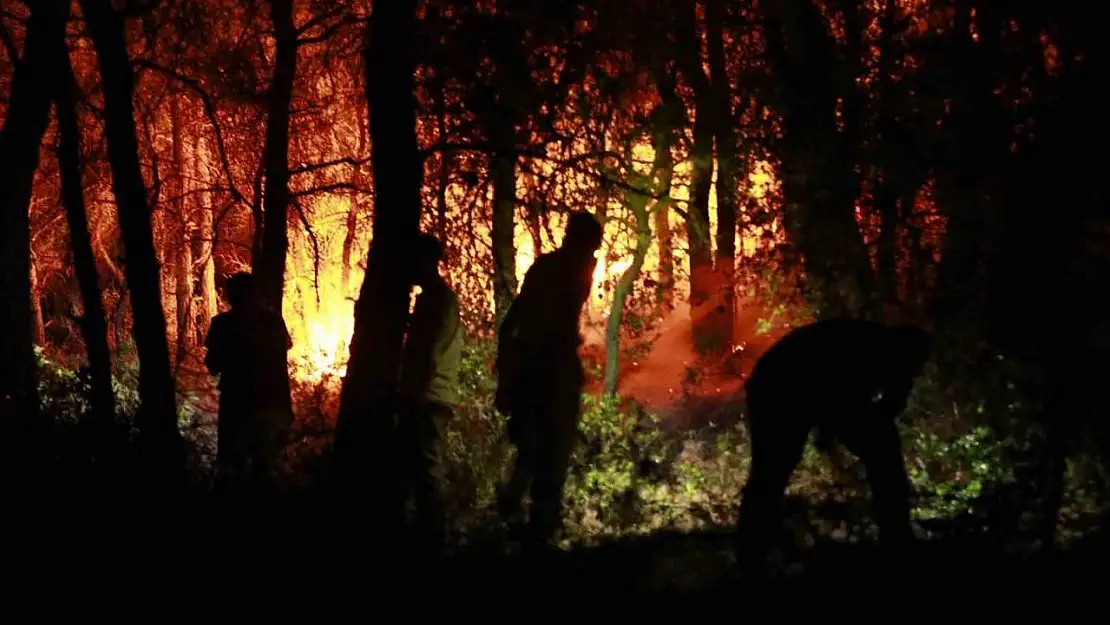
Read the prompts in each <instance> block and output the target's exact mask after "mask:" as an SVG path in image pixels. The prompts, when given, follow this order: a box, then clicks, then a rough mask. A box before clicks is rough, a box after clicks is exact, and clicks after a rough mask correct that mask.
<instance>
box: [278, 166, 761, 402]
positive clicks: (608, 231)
mask: <svg viewBox="0 0 1110 625" xmlns="http://www.w3.org/2000/svg"><path fill="white" fill-rule="evenodd" d="M634 157H635V160H636V161H637V169H638V170H646V168H647V167H648V166H650V165H649V164H650V162H651V160H652V157H653V154H652V149H651V146H650V145H643V146H637V147H636V149H635V151H634ZM690 171H691V165H690V163H689V162H688V161H687V162H681V163H679V164H678V165H677V166H676V168H675V177H674V184H673V187H672V189H671V195H672V197H673V198H674V200H675V201H677V202H678V203H679V205H680V206H683V205H684V204H685V203H686V202H687V201H688V198H689V179H690ZM638 173H641V174H646V173H647V172H646V171H639V172H638ZM557 175H562V176H568V177H572V178H574V179H575V180H574V182H575V183H576V184H583V185H585V184H586V183H588V182H589V180H590V179H589V178H588V177H587V176H586V175H584V174H581V173H576V172H563V173H560V174H557ZM579 178H580V179H581V180H578V179H579ZM518 184H519V185H520V186H522V187H523V186H524V185H525V184H526V181H524V180H523V179H522V180H520V181H519V183H518ZM775 186H776V180H775V177H774V172H773V169H772V167H771V165H769V164H768V163H764V162H758V163H755V164H754V166H753V168H752V171H751V172H750V174H749V176H748V180H747V181H746V184H745V185H744V188H742V189H741V191H742V193H743V194H746V195H747V196H748V197H749V198H751V199H752V200H754V202H755V204H756V205H758V206H763V205H765V204H767V203H768V202H770V201H771V197H772V195H773V194H774V191H775ZM524 191H525V190H524V189H523V188H521V189H520V192H521V193H523V192H524ZM458 199H460V198H458V196H456V195H455V194H453V193H449V194H448V204H449V210H450V211H454V210H458V209H459V208H458V206H457V204H458ZM649 206H651V204H649ZM350 208H351V203H350V199H349V197H348V196H346V195H343V194H328V195H321V196H319V198H318V199H316V200H315V201H314V202H312V203H311V204H309V205H307V206H305V211H306V213H307V214H306V217H307V218H308V222H309V223H311V224H312V235H314V237H315V248H314V245H313V237H312V236H310V235H309V233H308V232H307V231H306V230H305V228H304V226H303V225H297V226H292V225H291V227H290V237H289V258H288V265H287V270H286V286H285V303H284V308H283V314H284V316H285V319H286V323H287V325H288V326H289V332H290V335H291V336H292V338H293V348H292V350H291V351H290V355H289V357H290V363H291V366H292V368H293V372H294V375H295V377H297V378H298V379H300V380H302V381H308V382H321V381H325V380H328V379H333V380H334V379H338V378H341V377H342V376H343V375H344V374H345V372H346V359H347V356H348V349H349V347H350V339H351V334H352V332H353V329H354V303H355V300H356V298H357V297H358V290H359V287H360V285H361V284H362V278H363V272H362V269H361V268H360V266H359V265H360V260H361V259H363V258H365V254H366V248H367V246H368V243H369V241H368V240H369V234H368V233H365V232H356V233H355V234H356V236H355V241H354V246H353V247H352V249H351V254H350V261H351V262H350V273H349V279H348V282H347V284H346V285H344V284H343V279H342V275H343V269H342V268H343V246H344V241H345V239H346V237H347V236H348V233H347V217H348V212H349V211H350ZM709 209H710V210H709V212H710V227H711V228H715V227H716V221H717V198H716V192H715V190H714V191H713V192H712V193H711V195H710V207H709ZM743 210H745V208H744V207H741V211H743ZM565 219H566V217H565V215H563V214H560V213H556V212H554V211H553V212H552V213H550V214H549V215H548V216H547V223H546V224H544V227H542V228H541V249H540V250H538V251H539V253H543V252H549V251H551V250H553V249H554V248H555V247H556V246H557V245H558V244H559V243H561V242H562V236H563V229H564V225H565V224H564V222H565ZM633 221H634V219H633V217H632V216H631V215H630V214H628V209H627V208H626V207H624V206H622V205H621V203H620V201H619V198H614V199H613V200H612V201H611V202H610V204H609V206H608V207H607V210H606V220H605V228H604V230H605V232H604V240H603V243H602V247H601V249H600V250H599V251H598V254H597V259H598V262H597V267H596V269H595V271H594V275H593V291H592V294H591V297H590V299H589V303H588V304H587V306H586V309H585V311H584V315H583V316H584V317H585V319H584V322H585V323H586V324H587V325H590V324H598V323H604V321H605V320H606V319H607V318H608V315H609V312H610V308H611V306H612V296H613V290H614V286H615V285H616V283H617V281H618V280H619V279H620V278H621V276H622V275H623V274H624V272H625V271H627V270H628V268H629V267H631V266H632V263H633V252H634V247H635V244H636V241H635V233H634V231H633V228H632V224H633ZM741 221H742V222H743V220H741ZM670 222H671V230H672V233H673V239H672V240H673V245H674V261H675V266H676V273H677V274H678V276H677V280H676V282H677V284H676V287H675V290H676V297H682V294H683V293H684V291H685V289H686V288H688V287H687V286H686V280H685V279H683V277H682V275H683V274H684V273H685V263H686V237H685V236H684V234H683V232H684V224H683V221H682V217H681V216H680V215H679V214H678V213H677V212H672V213H671V217H670ZM653 227H654V223H653ZM766 229H767V230H768V231H769V232H770V234H771V236H772V237H774V238H776V239H777V238H780V237H781V236H782V233H781V229H780V228H778V227H777V224H775V223H772V224H771V225H769V226H767V227H766ZM763 230H764V228H749V229H748V230H745V231H744V232H743V234H742V235H741V233H738V234H737V238H736V249H737V255H738V256H740V257H745V256H750V255H752V254H754V253H755V252H756V251H757V250H758V249H760V246H762V245H765V241H764V238H765V234H764V231H763ZM473 236H476V237H488V236H489V230H488V224H480V225H479V224H476V226H475V228H474V233H473ZM514 238H515V245H516V251H517V255H516V278H517V285H518V289H519V285H520V284H521V283H523V281H524V276H525V274H526V273H527V271H528V269H529V268H530V267H531V266H532V263H533V262H535V259H536V256H537V255H538V254H537V250H536V249H535V243H534V241H533V237H532V234H531V233H530V232H529V230H528V228H527V226H526V224H525V223H524V220H523V219H518V220H517V224H516V232H515V237H514ZM315 250H318V252H319V258H318V259H317V258H315V256H316V251H315ZM658 266H659V257H658V246H657V241H655V240H653V241H652V246H651V248H650V249H649V251H648V254H647V256H646V258H645V261H644V266H643V269H642V271H643V276H644V278H647V277H654V275H655V273H656V272H657V271H658ZM467 271H471V268H470V267H469V266H464V264H460V265H459V266H451V267H447V268H446V272H447V274H448V278H449V279H451V276H452V275H453V274H457V273H459V272H467ZM414 295H415V294H414ZM487 295H488V298H489V299H490V300H491V303H492V297H493V294H492V293H488V294H487ZM596 333H597V332H596V331H591V330H589V329H587V335H588V336H587V338H588V339H596V338H599V337H600V335H599V336H598V337H593V336H592V334H596Z"/></svg>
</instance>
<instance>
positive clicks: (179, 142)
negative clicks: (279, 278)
mask: <svg viewBox="0 0 1110 625" xmlns="http://www.w3.org/2000/svg"><path fill="white" fill-rule="evenodd" d="M170 129H171V133H172V137H173V172H174V174H173V178H171V179H170V195H171V197H173V212H174V215H176V217H177V219H176V220H175V221H176V222H177V223H176V224H175V226H176V227H175V228H174V232H175V234H176V235H177V236H176V237H174V247H176V248H177V249H176V250H175V251H176V252H177V254H176V258H175V259H174V285H175V295H176V300H177V306H176V307H175V308H176V311H177V350H176V352H177V353H176V357H175V358H174V362H175V363H176V364H177V366H178V367H180V366H181V363H183V362H185V357H186V356H188V354H189V350H190V349H191V348H192V347H193V345H192V341H191V339H192V332H190V327H189V326H190V324H189V321H190V320H191V318H192V316H193V249H192V243H193V237H192V234H193V232H192V230H193V225H192V216H191V215H190V214H189V212H188V211H187V210H186V206H187V203H186V202H185V192H186V187H185V146H184V145H183V144H184V141H185V139H184V137H183V136H182V131H181V95H180V94H178V93H172V94H170Z"/></svg>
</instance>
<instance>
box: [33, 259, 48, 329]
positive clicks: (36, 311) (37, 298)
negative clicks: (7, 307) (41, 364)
mask: <svg viewBox="0 0 1110 625" xmlns="http://www.w3.org/2000/svg"><path fill="white" fill-rule="evenodd" d="M30 268H31V274H30V275H31V341H32V342H33V343H34V344H35V345H38V346H39V347H42V346H43V345H45V344H46V324H45V323H44V322H43V320H42V290H41V289H40V288H39V272H38V270H37V269H36V268H35V251H34V250H33V249H32V250H31V263H30Z"/></svg>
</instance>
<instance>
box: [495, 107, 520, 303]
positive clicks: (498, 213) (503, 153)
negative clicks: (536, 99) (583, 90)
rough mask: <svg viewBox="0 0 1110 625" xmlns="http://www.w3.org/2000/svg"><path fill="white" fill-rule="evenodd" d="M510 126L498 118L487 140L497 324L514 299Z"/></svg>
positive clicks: (513, 151) (513, 176)
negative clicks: (490, 146)
mask: <svg viewBox="0 0 1110 625" xmlns="http://www.w3.org/2000/svg"><path fill="white" fill-rule="evenodd" d="M514 134H515V130H514V129H513V127H512V122H510V121H507V120H506V119H505V118H504V117H502V116H501V115H498V116H497V118H496V119H494V120H493V125H492V127H491V130H490V136H491V138H492V139H493V141H494V145H495V146H496V147H495V150H496V151H495V152H494V154H493V156H492V158H491V159H490V160H491V162H490V169H491V176H492V177H493V230H492V239H493V241H492V244H493V300H494V304H495V311H496V314H497V323H498V325H500V323H501V320H502V319H504V318H505V313H507V312H509V306H511V305H512V303H513V298H514V297H516V287H517V285H516V245H515V242H514V241H513V234H514V228H515V219H514V217H515V216H516V148H515V145H514V144H515V142H514V140H513V135H514Z"/></svg>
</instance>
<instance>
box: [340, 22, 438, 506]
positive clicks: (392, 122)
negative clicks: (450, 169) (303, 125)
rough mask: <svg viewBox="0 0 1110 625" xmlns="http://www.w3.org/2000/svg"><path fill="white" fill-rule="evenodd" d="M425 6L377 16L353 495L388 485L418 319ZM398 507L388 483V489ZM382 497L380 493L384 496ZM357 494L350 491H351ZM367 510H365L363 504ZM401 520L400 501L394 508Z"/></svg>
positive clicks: (354, 357)
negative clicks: (419, 87) (415, 251)
mask: <svg viewBox="0 0 1110 625" xmlns="http://www.w3.org/2000/svg"><path fill="white" fill-rule="evenodd" d="M415 34H416V0H393V1H391V2H387V3H382V4H381V5H379V6H376V7H375V10H374V13H373V14H372V15H371V17H370V20H369V23H368V24H367V28H366V43H365V47H364V51H365V52H364V53H365V63H364V66H365V68H366V97H367V103H368V105H369V110H370V116H369V117H370V137H371V143H372V145H373V146H374V152H373V161H372V164H373V170H374V196H375V198H374V206H375V210H374V232H373V244H372V246H371V248H370V251H369V253H368V256H367V269H366V276H365V278H364V279H363V282H362V288H361V290H360V292H359V298H358V302H357V303H356V305H355V327H354V334H353V336H352V338H351V350H350V360H349V362H348V365H347V375H346V377H345V378H344V380H343V389H342V392H341V396H340V409H339V416H338V423H337V425H336V439H335V465H334V477H335V478H336V480H337V482H338V483H337V486H339V487H340V488H341V489H343V490H348V489H355V490H356V492H359V493H364V492H373V490H370V491H367V490H366V489H367V487H368V486H371V485H370V484H368V482H371V484H372V482H373V480H375V479H379V480H381V479H386V475H387V474H388V473H389V467H388V466H386V464H383V463H385V462H386V461H387V459H388V458H389V450H390V440H391V418H392V411H391V404H390V400H391V399H392V396H393V393H394V390H395V387H396V383H397V374H398V367H399V365H400V358H401V347H402V343H403V336H404V328H405V324H406V322H407V319H408V307H409V291H410V284H409V281H408V280H407V278H406V272H405V271H404V268H406V267H407V266H409V253H410V250H411V245H410V244H409V241H411V240H412V238H413V237H415V236H416V235H417V234H418V232H419V229H420V205H421V202H420V187H421V183H422V181H423V168H422V165H421V160H420V153H419V150H418V146H417V140H416V100H415V93H414V90H415V83H414V79H413V74H414V72H415V68H416V60H415ZM371 488H372V486H371ZM382 489H384V490H386V491H387V492H386V493H383V495H386V497H387V498H388V496H389V493H388V490H389V488H388V482H387V483H386V484H385V485H383V487H382ZM382 489H379V491H380V490H382ZM348 492H349V491H348ZM358 505H359V506H360V507H365V506H364V504H358ZM386 505H387V506H388V508H387V510H389V511H392V510H391V508H392V502H390V503H387V504H386Z"/></svg>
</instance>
